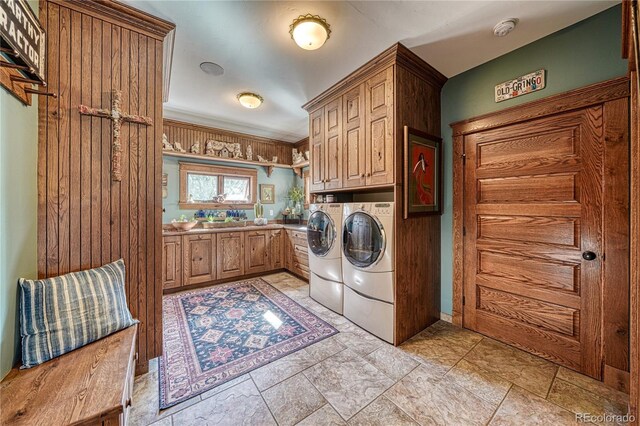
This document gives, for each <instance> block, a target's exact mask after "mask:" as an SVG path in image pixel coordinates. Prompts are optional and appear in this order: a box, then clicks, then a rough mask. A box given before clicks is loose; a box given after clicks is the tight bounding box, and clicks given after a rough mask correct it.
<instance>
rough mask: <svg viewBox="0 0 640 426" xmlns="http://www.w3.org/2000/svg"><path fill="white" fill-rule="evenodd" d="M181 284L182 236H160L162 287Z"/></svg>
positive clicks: (172, 286) (174, 286)
mask: <svg viewBox="0 0 640 426" xmlns="http://www.w3.org/2000/svg"><path fill="white" fill-rule="evenodd" d="M181 285H182V237H181V236H170V237H164V238H162V288H163V289H167V288H176V287H180V286H181Z"/></svg>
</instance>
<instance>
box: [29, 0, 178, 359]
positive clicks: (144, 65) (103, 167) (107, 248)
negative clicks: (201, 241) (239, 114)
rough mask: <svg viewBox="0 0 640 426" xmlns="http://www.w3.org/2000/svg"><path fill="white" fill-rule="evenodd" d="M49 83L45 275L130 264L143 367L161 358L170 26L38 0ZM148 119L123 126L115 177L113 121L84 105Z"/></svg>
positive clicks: (42, 210)
mask: <svg viewBox="0 0 640 426" xmlns="http://www.w3.org/2000/svg"><path fill="white" fill-rule="evenodd" d="M40 20H41V21H42V23H43V26H44V27H45V29H46V31H47V35H48V36H47V64H46V72H47V76H46V78H47V81H48V83H49V86H48V89H49V91H53V92H56V93H57V94H58V97H57V98H50V97H43V96H41V97H39V146H38V274H39V276H40V277H51V276H56V275H60V274H64V273H67V272H70V271H78V270H82V269H87V268H92V267H97V266H100V265H103V264H105V263H108V262H111V261H114V260H117V259H119V258H123V259H124V261H125V265H126V268H127V274H126V277H127V279H126V289H127V299H128V303H129V308H130V310H131V313H132V314H133V316H134V317H135V318H137V319H139V320H140V327H139V333H138V353H139V361H138V369H139V371H144V370H145V369H146V368H147V364H148V363H147V361H148V360H149V359H152V358H155V357H157V356H159V355H160V354H161V352H162V318H161V313H162V281H161V272H162V271H161V264H162V262H161V259H162V252H161V250H162V235H161V228H162V198H161V174H162V145H161V138H162V126H161V124H162V51H163V46H162V43H163V37H164V35H165V34H166V32H168V31H169V30H170V29H171V28H173V25H172V24H169V23H167V22H165V21H161V20H158V19H155V18H152V17H150V16H148V15H146V14H143V13H141V12H138V11H136V10H135V9H132V8H130V7H127V6H124V5H122V4H119V3H115V2H108V1H99V2H97V1H96V2H89V1H69V0H68V1H64V0H49V1H41V2H40ZM112 89H120V90H122V95H123V100H122V109H123V111H124V112H127V113H130V114H139V115H144V116H149V117H151V118H152V119H153V123H154V124H153V125H152V126H148V127H147V126H142V125H137V124H129V123H125V124H123V126H122V132H121V141H122V170H123V177H122V181H120V182H116V181H112V180H111V170H110V167H111V146H112V140H113V139H112V129H111V121H110V120H105V119H101V118H96V117H89V116H81V115H80V114H79V112H78V105H79V104H84V105H88V106H92V107H98V108H110V107H111V91H112Z"/></svg>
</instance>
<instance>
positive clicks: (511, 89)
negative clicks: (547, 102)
mask: <svg viewBox="0 0 640 426" xmlns="http://www.w3.org/2000/svg"><path fill="white" fill-rule="evenodd" d="M545 85H546V74H545V70H538V71H535V72H532V73H530V74H527V75H523V76H522V77H518V78H516V79H513V80H509V81H505V82H504V83H500V84H498V85H496V92H495V95H496V102H502V101H506V100H507V99H511V98H517V97H518V96H522V95H526V94H528V93H532V92H537V91H538V90H542V89H544V87H545Z"/></svg>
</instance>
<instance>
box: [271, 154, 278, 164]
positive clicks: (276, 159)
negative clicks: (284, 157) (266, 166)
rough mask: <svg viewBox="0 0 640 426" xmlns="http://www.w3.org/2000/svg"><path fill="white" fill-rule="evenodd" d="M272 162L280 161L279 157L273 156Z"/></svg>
mask: <svg viewBox="0 0 640 426" xmlns="http://www.w3.org/2000/svg"><path fill="white" fill-rule="evenodd" d="M271 162H272V163H277V162H278V157H277V156H275V155H274V156H273V157H271Z"/></svg>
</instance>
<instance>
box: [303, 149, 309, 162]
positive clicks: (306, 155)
mask: <svg viewBox="0 0 640 426" xmlns="http://www.w3.org/2000/svg"><path fill="white" fill-rule="evenodd" d="M304 156H305V157H306V158H307V161H309V151H305V152H304Z"/></svg>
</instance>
